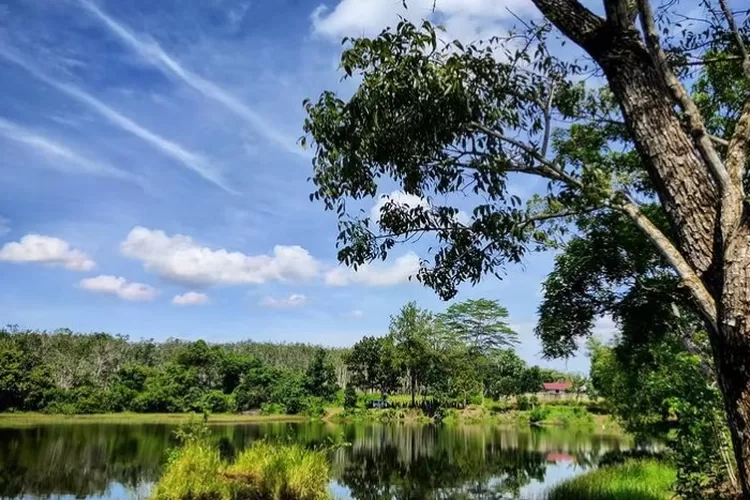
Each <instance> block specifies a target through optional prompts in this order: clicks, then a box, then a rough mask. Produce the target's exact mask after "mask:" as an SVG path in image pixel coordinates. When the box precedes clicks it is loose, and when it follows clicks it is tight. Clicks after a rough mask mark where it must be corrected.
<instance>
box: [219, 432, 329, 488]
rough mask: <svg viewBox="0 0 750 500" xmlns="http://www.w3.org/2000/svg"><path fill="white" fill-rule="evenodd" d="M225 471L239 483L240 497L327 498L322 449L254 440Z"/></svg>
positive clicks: (326, 464) (326, 465)
mask: <svg viewBox="0 0 750 500" xmlns="http://www.w3.org/2000/svg"><path fill="white" fill-rule="evenodd" d="M226 475H227V477H230V478H233V479H236V480H238V481H239V483H240V484H241V485H243V486H242V488H241V490H242V491H240V498H245V497H249V498H263V499H266V498H267V499H299V500H324V499H327V498H330V494H329V493H328V481H329V478H330V475H331V471H330V467H329V465H328V459H327V458H326V455H325V452H323V451H310V450H307V449H305V448H303V447H301V446H299V445H296V444H283V445H279V444H270V443H267V442H257V443H255V444H254V445H253V446H251V447H250V448H248V449H246V450H245V451H243V452H242V453H241V454H240V455H239V457H237V460H236V461H235V462H234V464H232V465H231V466H229V468H228V469H227V471H226ZM243 495H244V496H243Z"/></svg>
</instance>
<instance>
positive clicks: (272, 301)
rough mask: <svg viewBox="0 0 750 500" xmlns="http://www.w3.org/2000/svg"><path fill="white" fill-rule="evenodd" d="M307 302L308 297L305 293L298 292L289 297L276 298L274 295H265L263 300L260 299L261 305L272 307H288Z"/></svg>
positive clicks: (299, 305) (298, 305)
mask: <svg viewBox="0 0 750 500" xmlns="http://www.w3.org/2000/svg"><path fill="white" fill-rule="evenodd" d="M306 302H307V297H305V296H304V295H300V294H297V293H293V294H292V295H290V296H289V297H286V298H280V299H277V298H274V297H264V298H263V300H261V301H260V305H262V306H263V307H272V308H276V309H288V308H292V307H301V306H303V305H305V303H306Z"/></svg>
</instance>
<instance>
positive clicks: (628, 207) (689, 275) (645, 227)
mask: <svg viewBox="0 0 750 500" xmlns="http://www.w3.org/2000/svg"><path fill="white" fill-rule="evenodd" d="M618 194H619V195H620V196H618V197H617V199H616V200H615V201H613V203H612V206H613V208H616V209H618V210H620V211H621V212H623V213H624V214H626V215H627V216H628V217H630V219H631V220H632V221H633V222H634V223H635V225H636V226H638V228H639V229H640V230H641V231H642V232H643V233H644V234H645V235H646V237H647V238H648V239H649V240H650V241H651V243H653V244H654V246H655V247H656V249H657V250H658V251H659V253H661V254H662V256H664V258H665V259H666V260H667V262H669V264H670V265H671V266H672V267H673V268H674V270H675V271H676V272H677V275H678V276H679V277H680V279H681V280H682V283H683V285H684V286H685V287H686V288H687V289H688V290H689V291H690V293H691V294H692V296H693V298H694V299H695V301H696V304H697V305H698V308H699V310H700V311H701V313H702V314H703V317H704V319H705V320H706V322H707V323H708V324H709V325H710V327H711V328H713V331H714V332H716V331H718V330H717V324H718V322H717V314H718V313H717V310H716V302H715V301H714V298H713V297H712V296H711V294H710V293H709V292H708V290H707V289H706V287H705V286H704V285H703V282H702V281H701V279H700V277H699V276H698V274H697V273H696V272H695V271H694V270H693V268H692V267H690V264H688V262H687V261H686V260H685V258H684V257H683V256H682V254H681V253H680V251H679V250H678V249H677V247H675V246H674V244H673V243H672V242H671V241H669V238H667V237H666V236H665V235H664V233H662V232H661V230H660V229H659V228H658V227H656V225H654V223H653V222H651V220H650V219H649V218H648V217H646V215H645V214H644V213H643V212H642V211H641V209H640V207H638V205H637V204H636V203H635V202H633V201H632V200H631V199H630V198H628V197H627V196H626V195H624V194H623V193H618Z"/></svg>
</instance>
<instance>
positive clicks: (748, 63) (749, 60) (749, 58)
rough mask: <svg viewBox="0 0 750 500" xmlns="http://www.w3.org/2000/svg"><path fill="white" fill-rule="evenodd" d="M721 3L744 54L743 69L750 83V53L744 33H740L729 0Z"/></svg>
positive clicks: (720, 0)
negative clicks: (728, 3)
mask: <svg viewBox="0 0 750 500" xmlns="http://www.w3.org/2000/svg"><path fill="white" fill-rule="evenodd" d="M719 5H720V6H721V10H722V12H724V17H725V18H726V19H727V23H729V28H730V29H731V30H732V34H733V35H734V39H735V41H736V42H737V47H738V48H739V49H740V54H742V71H743V72H744V73H745V79H746V80H747V82H748V83H750V54H748V52H747V47H746V46H745V40H744V39H743V38H742V33H740V29H739V27H738V26H737V22H736V21H735V20H734V14H732V11H731V10H730V9H729V6H728V5H727V0H719Z"/></svg>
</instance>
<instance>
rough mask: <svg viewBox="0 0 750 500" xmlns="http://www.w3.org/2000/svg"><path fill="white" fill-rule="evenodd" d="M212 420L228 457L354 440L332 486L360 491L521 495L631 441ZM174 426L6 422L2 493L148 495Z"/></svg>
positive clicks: (0, 453) (409, 495) (336, 457)
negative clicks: (279, 445) (290, 444)
mask: <svg viewBox="0 0 750 500" xmlns="http://www.w3.org/2000/svg"><path fill="white" fill-rule="evenodd" d="M213 429H214V431H215V439H216V440H217V442H218V443H219V446H220V447H221V449H222V452H223V454H224V455H225V456H227V457H231V456H233V455H235V454H236V453H237V452H238V451H239V450H241V449H243V448H244V447H245V446H247V445H248V444H249V443H250V442H252V441H253V440H256V439H259V438H267V439H271V440H287V439H292V440H295V441H298V442H301V443H305V444H307V445H309V446H315V445H319V444H322V443H325V442H328V441H330V440H331V439H342V438H343V439H344V440H345V441H347V442H349V443H351V446H346V447H342V448H339V449H337V450H335V451H333V452H332V453H331V462H332V471H333V476H334V479H335V483H336V484H335V485H334V491H335V493H336V494H337V495H338V496H339V497H341V496H344V497H347V496H349V497H352V498H357V499H363V500H365V499H367V500H369V499H391V498H398V499H415V500H416V499H427V498H466V499H477V498H523V495H524V491H526V490H527V489H528V488H527V486H529V485H537V486H539V485H544V484H545V483H549V482H550V481H553V480H556V479H558V478H559V476H560V471H561V470H563V471H565V470H567V471H573V472H576V471H582V470H585V468H586V467H589V466H591V465H592V464H594V463H595V462H596V458H597V457H599V456H600V455H601V454H603V453H604V452H607V451H612V450H619V449H624V448H626V447H627V445H628V443H626V442H623V441H622V440H621V439H619V438H616V437H607V436H598V435H592V434H587V433H575V432H571V431H566V430H563V429H556V430H538V429H537V430H534V431H524V432H520V431H517V430H508V429H498V428H491V427H482V426H467V427H434V426H422V427H419V426H407V425H344V426H336V425H328V424H323V423H309V424H299V423H297V424H280V423H275V424H260V425H221V426H215V427H213ZM173 430H174V428H173V427H170V426H167V425H113V424H67V425H45V426H39V427H33V428H21V429H0V497H2V498H11V499H20V498H24V499H26V498H56V497H58V496H60V495H70V496H72V497H74V498H106V499H112V500H114V499H120V498H123V495H125V494H126V493H127V495H128V497H130V498H134V497H138V496H143V495H144V494H146V493H147V490H148V486H149V484H150V483H152V482H153V481H155V480H156V479H157V478H158V477H159V474H160V470H161V467H162V464H163V462H164V459H165V456H166V451H167V450H168V448H169V447H170V446H172V445H173V444H174V442H173V437H172V431H173ZM126 498H127V497H126Z"/></svg>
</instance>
